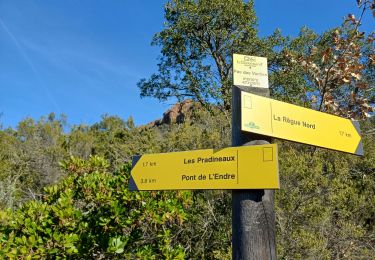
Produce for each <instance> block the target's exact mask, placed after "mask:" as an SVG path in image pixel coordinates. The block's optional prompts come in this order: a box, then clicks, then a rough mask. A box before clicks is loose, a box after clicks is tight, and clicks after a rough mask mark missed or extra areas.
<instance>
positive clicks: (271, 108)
mask: <svg viewBox="0 0 375 260" xmlns="http://www.w3.org/2000/svg"><path fill="white" fill-rule="evenodd" d="M241 129H242V130H243V131H247V132H252V133H257V134H261V135H267V136H272V137H276V138H281V139H286V140H291V141H295V142H300V143H305V144H310V145H314V146H319V147H324V148H328V149H333V150H338V151H343V152H347V153H353V154H357V155H363V146H362V142H361V136H360V129H359V124H358V122H356V121H351V120H349V119H345V118H342V117H338V116H334V115H330V114H326V113H322V112H319V111H315V110H312V109H307V108H304V107H300V106H296V105H292V104H288V103H285V102H281V101H277V100H273V99H269V98H265V97H261V96H257V95H254V94H250V93H247V92H243V91H242V92H241Z"/></svg>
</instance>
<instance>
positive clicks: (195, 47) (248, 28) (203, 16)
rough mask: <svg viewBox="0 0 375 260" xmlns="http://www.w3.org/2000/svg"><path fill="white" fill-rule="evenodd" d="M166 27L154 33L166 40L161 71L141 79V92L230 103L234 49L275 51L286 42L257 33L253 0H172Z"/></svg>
mask: <svg viewBox="0 0 375 260" xmlns="http://www.w3.org/2000/svg"><path fill="white" fill-rule="evenodd" d="M165 19H166V21H165V28H164V29H163V30H162V31H161V32H160V33H158V34H156V35H155V36H154V39H153V41H152V44H153V45H158V46H161V57H160V60H159V63H158V73H156V74H153V75H152V76H151V77H150V78H149V79H142V80H140V81H139V82H138V87H139V88H140V90H141V96H142V97H146V96H151V97H156V98H158V99H160V100H165V99H168V98H170V97H176V98H177V99H178V100H182V99H185V98H192V99H194V100H196V101H198V102H200V103H201V104H202V105H204V106H206V107H208V106H209V104H211V103H212V102H216V104H218V105H220V107H221V108H222V110H224V111H228V110H229V109H230V100H231V99H230V98H231V83H232V79H231V68H232V53H246V54H256V55H258V56H271V54H270V52H271V51H272V49H273V47H274V46H275V45H277V44H278V43H279V42H280V39H279V38H280V37H279V36H278V35H277V34H276V35H274V37H271V38H272V39H271V40H270V39H266V40H261V39H260V38H259V37H258V36H257V29H256V23H257V19H256V16H255V13H254V9H253V1H248V2H243V1H242V0H234V1H224V0H213V1H212V0H188V1H182V0H172V1H169V2H168V3H167V4H166V6H165Z"/></svg>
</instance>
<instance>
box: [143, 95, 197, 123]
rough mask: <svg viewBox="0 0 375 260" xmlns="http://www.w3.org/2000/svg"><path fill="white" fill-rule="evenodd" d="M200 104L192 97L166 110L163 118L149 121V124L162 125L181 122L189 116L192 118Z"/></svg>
mask: <svg viewBox="0 0 375 260" xmlns="http://www.w3.org/2000/svg"><path fill="white" fill-rule="evenodd" d="M199 107H200V105H199V104H198V103H196V102H194V101H193V100H191V99H186V100H184V101H182V102H179V103H176V104H174V105H173V107H172V108H170V109H168V110H167V111H166V112H164V114H163V117H162V118H161V119H158V120H155V121H153V122H151V123H149V124H148V125H149V126H151V127H152V126H160V125H163V124H173V123H177V124H181V123H183V122H184V121H185V120H186V119H187V118H190V117H191V115H192V112H193V110H194V109H196V108H199Z"/></svg>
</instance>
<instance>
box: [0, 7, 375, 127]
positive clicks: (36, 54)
mask: <svg viewBox="0 0 375 260" xmlns="http://www.w3.org/2000/svg"><path fill="white" fill-rule="evenodd" d="M165 2H166V1H157V0H147V1H146V0H138V1H131V0H122V1H120V0H110V1H108V0H106V1H105V0H96V1H92V0H80V1H76V0H66V1H58V0H50V1H47V0H28V1H24V0H23V1H21V0H0V90H1V94H0V113H2V115H1V117H0V124H1V125H3V127H15V126H16V125H17V123H18V122H19V121H20V120H22V119H24V118H26V117H32V118H34V119H39V118H40V117H41V116H43V115H48V114H49V113H50V112H55V113H56V114H61V113H63V114H65V115H67V117H68V122H69V123H70V124H71V125H72V124H81V123H84V124H92V123H95V122H98V121H99V120H100V118H101V116H102V115H103V114H110V115H117V116H120V117H121V118H124V119H127V118H128V117H129V116H132V117H133V118H134V121H135V123H136V124H137V125H140V124H146V123H148V122H150V121H152V120H155V119H157V118H160V117H161V115H162V113H163V112H164V111H165V110H166V109H167V108H168V107H170V106H171V104H172V103H173V101H172V100H171V101H169V102H165V103H160V102H159V101H157V100H156V99H153V98H143V99H140V97H139V91H138V88H137V86H136V83H137V82H138V81H139V80H140V79H141V78H144V77H146V78H147V77H149V76H150V75H151V74H152V73H153V72H156V69H157V66H156V64H157V56H158V55H159V48H158V47H155V46H151V45H150V42H151V39H152V36H153V35H154V34H155V33H157V32H159V31H160V30H162V28H163V14H164V13H163V6H164V4H165ZM355 2H356V1H355V0H331V1H330V0H325V1H323V0H317V1H302V0H299V1H297V0H289V1H280V0H258V1H257V0H256V1H255V10H256V12H257V15H258V18H259V30H260V34H261V35H262V36H264V35H268V34H270V33H271V32H272V31H273V30H274V29H275V28H280V29H281V31H282V33H283V35H296V34H298V31H299V29H300V28H301V27H302V26H304V25H306V26H308V27H310V28H312V29H313V30H316V31H318V32H322V31H324V30H326V29H328V28H331V27H334V26H337V25H339V24H340V23H341V22H342V19H343V17H344V16H345V15H346V14H348V13H355V14H357V13H358V10H357V9H356V4H355ZM373 21H374V20H373V19H371V17H370V16H369V15H367V17H366V19H365V21H364V25H366V26H365V27H364V28H363V29H366V30H367V31H370V30H373V29H374V28H373V27H374V26H373V25H374V24H371V23H373ZM370 26H372V28H370Z"/></svg>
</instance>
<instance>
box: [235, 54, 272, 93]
mask: <svg viewBox="0 0 375 260" xmlns="http://www.w3.org/2000/svg"><path fill="white" fill-rule="evenodd" d="M233 85H235V86H247V87H256V88H268V71H267V58H264V57H256V56H248V55H241V54H233Z"/></svg>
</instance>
